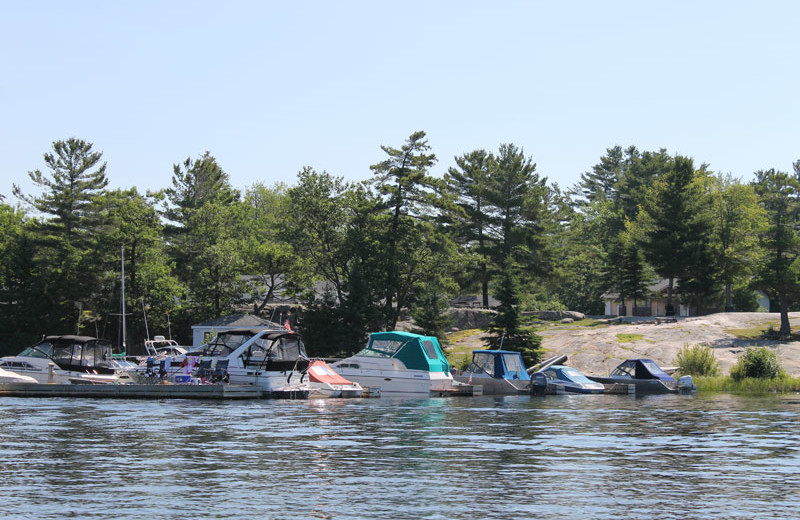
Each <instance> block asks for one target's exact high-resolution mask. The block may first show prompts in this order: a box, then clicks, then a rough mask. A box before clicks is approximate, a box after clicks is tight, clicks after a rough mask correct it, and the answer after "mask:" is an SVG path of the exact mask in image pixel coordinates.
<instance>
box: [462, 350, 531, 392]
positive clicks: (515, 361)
mask: <svg viewBox="0 0 800 520" xmlns="http://www.w3.org/2000/svg"><path fill="white" fill-rule="evenodd" d="M453 379H454V380H456V381H458V382H460V383H466V384H470V385H472V384H474V385H481V386H482V387H483V395H514V394H527V393H528V392H530V386H531V378H530V376H529V375H528V372H527V371H526V370H525V365H524V363H523V361H522V354H520V353H519V352H514V351H511V350H473V351H472V363H470V365H469V366H468V367H467V368H466V369H465V370H464V371H462V372H460V373H458V374H455V373H454V374H453Z"/></svg>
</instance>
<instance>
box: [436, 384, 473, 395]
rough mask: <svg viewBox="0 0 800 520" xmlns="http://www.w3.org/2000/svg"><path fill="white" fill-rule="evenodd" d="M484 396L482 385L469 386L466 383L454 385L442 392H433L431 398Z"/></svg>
mask: <svg viewBox="0 0 800 520" xmlns="http://www.w3.org/2000/svg"><path fill="white" fill-rule="evenodd" d="M477 395H483V386H482V385H469V384H466V383H457V384H454V385H453V387H452V388H446V389H442V390H431V397H451V396H477Z"/></svg>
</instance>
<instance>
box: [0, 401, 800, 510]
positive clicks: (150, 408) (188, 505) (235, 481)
mask: <svg viewBox="0 0 800 520" xmlns="http://www.w3.org/2000/svg"><path fill="white" fill-rule="evenodd" d="M798 433H800V396H790V397H769V398H741V397H734V396H727V395H715V396H710V397H706V396H694V397H691V396H648V397H638V398H635V397H632V396H611V395H609V396H603V395H599V396H548V397H547V398H530V397H528V396H523V397H505V398H493V397H488V396H484V397H478V398H445V399H395V398H385V397H384V398H380V399H358V400H336V399H330V400H310V401H244V402H223V403H209V402H198V401H160V402H158V401H124V400H113V401H109V400H91V399H15V398H2V399H0V490H2V491H1V492H0V499H2V505H0V512H2V516H3V517H4V518H6V519H9V518H14V519H23V518H24V519H32V518H38V519H46V518H68V517H75V518H137V519H138V518H141V519H148V520H149V519H173V518H226V519H228V518H235V519H262V518H263V519H265V518H270V519H295V518H341V519H361V518H381V519H384V518H427V519H450V518H464V519H467V518H469V519H480V518H503V519H509V518H533V517H534V516H539V515H548V516H554V517H556V518H560V519H568V518H576V519H577V518H609V519H610V518H614V519H618V518H682V519H685V518H790V517H796V516H797V515H798V513H797V511H798V508H800V496H798V488H799V486H800V442H798Z"/></svg>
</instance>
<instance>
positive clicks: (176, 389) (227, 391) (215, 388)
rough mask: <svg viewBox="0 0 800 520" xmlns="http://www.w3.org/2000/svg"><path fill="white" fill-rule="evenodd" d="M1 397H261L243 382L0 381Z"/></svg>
mask: <svg viewBox="0 0 800 520" xmlns="http://www.w3.org/2000/svg"><path fill="white" fill-rule="evenodd" d="M0 397H93V398H104V399H205V400H228V399H260V398H261V389H260V388H257V387H254V386H244V385H174V384H172V385H50V384H34V383H0Z"/></svg>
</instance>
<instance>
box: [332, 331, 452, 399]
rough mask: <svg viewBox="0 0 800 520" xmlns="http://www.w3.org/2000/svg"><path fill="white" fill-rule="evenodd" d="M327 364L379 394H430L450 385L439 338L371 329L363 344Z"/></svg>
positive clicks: (446, 390) (450, 379)
mask: <svg viewBox="0 0 800 520" xmlns="http://www.w3.org/2000/svg"><path fill="white" fill-rule="evenodd" d="M331 367H332V368H333V369H334V370H335V371H336V372H337V373H339V374H340V375H341V376H342V377H344V378H345V379H348V380H350V381H355V382H356V383H358V384H360V385H361V386H362V387H365V388H380V392H381V395H384V394H419V395H426V396H430V395H432V394H436V393H442V392H450V391H452V390H453V388H454V384H453V376H452V375H451V373H450V363H448V361H447V358H445V356H444V353H443V352H442V348H441V347H440V346H439V340H438V339H436V337H434V336H422V335H420V334H414V333H411V332H403V331H389V332H373V333H372V334H370V337H369V341H368V342H367V346H366V347H364V348H363V349H362V350H361V351H359V352H358V353H357V354H355V355H353V356H351V357H348V358H345V359H342V360H340V361H337V362H335V363H332V364H331Z"/></svg>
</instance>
